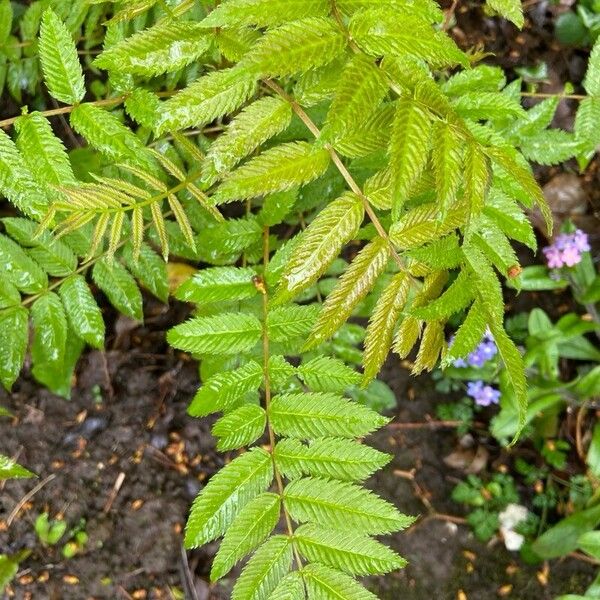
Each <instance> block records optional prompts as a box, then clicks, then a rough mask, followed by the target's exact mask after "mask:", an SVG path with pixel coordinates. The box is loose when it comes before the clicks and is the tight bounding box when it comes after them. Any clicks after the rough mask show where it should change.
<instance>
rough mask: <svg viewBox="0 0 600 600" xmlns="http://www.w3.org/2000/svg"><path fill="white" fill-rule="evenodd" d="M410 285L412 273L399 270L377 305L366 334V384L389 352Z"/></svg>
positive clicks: (364, 381)
mask: <svg viewBox="0 0 600 600" xmlns="http://www.w3.org/2000/svg"><path fill="white" fill-rule="evenodd" d="M410 287H411V280H410V277H408V275H406V273H397V274H396V275H394V277H393V278H392V280H391V281H390V283H389V284H388V286H387V287H386V289H385V290H384V292H383V293H382V294H381V296H380V297H379V300H378V301H377V304H376V305H375V309H374V310H373V314H372V315H371V318H370V320H369V326H368V327H367V334H366V337H365V344H364V345H365V351H364V355H363V356H364V358H363V361H364V376H363V385H364V384H366V383H368V382H369V381H371V380H372V379H374V378H375V377H376V376H377V373H379V370H380V369H381V367H382V366H383V363H384V362H385V359H386V358H387V356H388V354H389V351H390V348H391V346H392V340H393V337H394V329H395V328H396V325H397V323H398V319H399V318H400V315H401V313H402V310H403V309H404V306H405V305H406V302H407V300H408V293H409V291H410Z"/></svg>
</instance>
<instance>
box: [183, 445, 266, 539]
mask: <svg viewBox="0 0 600 600" xmlns="http://www.w3.org/2000/svg"><path fill="white" fill-rule="evenodd" d="M272 479H273V460H272V458H271V455H270V454H269V453H268V452H265V451H264V450H262V449H261V448H255V449H253V450H250V451H249V452H246V453H245V454H242V455H241V456H239V457H238V458H236V459H234V460H233V461H231V462H230V463H229V464H228V465H227V466H226V467H224V468H223V469H221V471H219V472H218V473H217V474H216V475H214V476H213V477H212V478H211V479H210V481H209V482H208V483H207V484H206V487H204V488H203V489H202V490H201V492H200V493H199V494H198V496H197V497H196V499H195V500H194V503H193V505H192V508H191V512H190V516H189V519H188V522H187V525H186V531H185V546H186V548H197V547H198V546H202V545H203V544H206V543H207V542H210V541H212V540H214V539H216V538H218V537H220V536H222V535H223V534H224V533H225V532H226V531H227V530H228V529H229V527H230V525H231V524H232V522H233V520H234V519H235V517H236V515H237V514H238V513H239V512H240V511H241V510H242V509H243V508H244V506H246V504H248V502H250V501H251V500H253V499H254V498H256V497H257V496H258V495H260V494H262V493H263V492H264V491H265V490H266V489H267V488H268V487H269V485H270V484H271V481H272Z"/></svg>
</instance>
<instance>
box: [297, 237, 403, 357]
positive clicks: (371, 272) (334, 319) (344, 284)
mask: <svg viewBox="0 0 600 600" xmlns="http://www.w3.org/2000/svg"><path fill="white" fill-rule="evenodd" d="M390 252H391V249H390V244H389V242H388V240H385V239H384V238H382V237H376V238H375V239H374V240H373V241H372V242H370V243H369V244H367V245H366V246H365V247H364V248H363V249H362V250H361V251H360V252H359V254H358V256H357V257H356V258H355V259H354V260H353V261H352V263H351V264H350V266H349V267H348V270H347V271H346V272H345V273H344V274H343V275H342V277H341V278H340V279H339V281H338V283H337V285H336V287H335V288H334V289H333V291H332V292H331V293H330V294H329V295H328V296H327V299H326V300H325V303H324V305H323V310H322V311H321V313H320V314H319V318H318V320H317V323H316V325H315V326H314V328H313V330H312V332H311V334H310V337H309V338H308V340H307V342H306V347H307V348H309V347H314V346H316V345H318V344H320V343H321V342H323V341H325V340H326V339H327V338H329V337H331V336H332V335H333V334H334V333H335V332H336V331H337V330H338V329H339V328H340V327H341V325H342V324H343V323H345V322H346V321H347V320H348V318H349V317H350V315H351V314H352V311H353V310H354V308H355V307H356V305H357V304H358V303H359V302H360V301H361V300H362V299H363V298H364V297H365V296H366V295H367V294H368V293H369V292H370V291H371V289H372V288H373V285H374V284H375V281H376V280H377V278H378V277H379V275H381V273H383V271H384V270H385V267H386V265H387V263H388V260H389V257H390Z"/></svg>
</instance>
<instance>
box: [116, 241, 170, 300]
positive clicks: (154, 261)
mask: <svg viewBox="0 0 600 600" xmlns="http://www.w3.org/2000/svg"><path fill="white" fill-rule="evenodd" d="M121 257H122V258H123V262H124V263H125V265H126V266H127V268H128V269H129V271H130V272H131V273H132V275H134V276H135V277H136V279H137V280H138V281H139V282H140V283H141V284H142V286H144V287H145V288H146V289H147V290H148V291H149V292H151V293H152V294H153V295H154V296H156V297H157V298H158V299H159V300H161V301H162V302H164V303H165V304H166V303H167V302H168V300H169V282H168V276H167V264H166V263H165V261H164V260H163V259H162V258H161V257H160V256H159V255H158V254H157V253H156V252H155V251H154V250H153V249H152V248H151V247H150V246H149V245H148V244H145V243H142V244H141V245H140V251H139V256H138V257H137V260H136V259H135V258H134V254H133V248H132V245H131V243H129V242H128V243H127V244H126V245H125V247H124V248H123V252H122V254H121Z"/></svg>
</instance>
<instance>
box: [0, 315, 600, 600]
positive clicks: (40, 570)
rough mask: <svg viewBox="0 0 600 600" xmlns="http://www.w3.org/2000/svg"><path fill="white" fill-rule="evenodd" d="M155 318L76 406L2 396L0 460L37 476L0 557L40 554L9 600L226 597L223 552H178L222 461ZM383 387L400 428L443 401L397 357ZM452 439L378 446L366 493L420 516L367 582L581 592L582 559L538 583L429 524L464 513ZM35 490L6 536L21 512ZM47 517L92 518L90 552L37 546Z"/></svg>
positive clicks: (95, 370)
mask: <svg viewBox="0 0 600 600" xmlns="http://www.w3.org/2000/svg"><path fill="white" fill-rule="evenodd" d="M153 309H156V310H155V311H153ZM153 312H155V313H157V312H158V314H155V316H154V317H150V318H149V319H148V320H147V322H146V325H145V326H143V327H142V326H140V327H134V326H133V324H132V323H130V322H129V321H127V320H124V319H122V318H120V319H117V321H116V330H118V331H119V332H120V333H119V334H118V335H116V334H115V335H114V337H113V338H112V342H113V343H112V344H111V347H112V348H113V349H111V350H110V351H108V352H107V353H106V354H105V355H104V356H103V355H102V354H101V353H99V352H92V353H90V354H88V355H87V356H86V357H85V358H84V359H83V361H82V362H81V364H80V367H79V369H78V376H77V381H76V382H75V387H74V391H73V398H72V400H70V401H67V400H64V399H62V398H58V397H56V396H53V395H51V394H49V393H48V392H47V391H45V390H41V389H40V388H39V387H38V386H37V385H35V384H34V383H32V381H31V380H30V379H29V378H28V377H24V378H22V379H21V380H20V381H19V383H18V384H17V386H16V387H15V390H14V393H13V394H12V395H10V396H9V395H6V397H0V404H1V405H5V406H7V407H8V408H10V409H12V410H13V411H14V413H15V415H16V418H15V419H14V421H13V422H12V423H11V424H5V425H3V428H2V434H3V435H2V451H3V452H4V453H7V454H10V455H18V457H19V460H20V461H21V462H22V463H23V464H25V465H27V466H28V467H29V468H30V469H33V470H34V471H36V472H37V473H38V474H40V481H39V482H38V481H33V480H22V481H10V482H7V483H6V485H5V486H4V487H3V489H2V490H1V492H0V524H1V525H2V526H1V532H0V551H3V552H11V553H12V552H15V551H18V550H20V549H23V548H27V549H29V550H31V551H32V554H31V556H30V557H29V558H28V559H27V560H25V561H24V562H23V563H22V569H21V571H20V573H19V575H18V576H17V578H16V581H15V583H14V585H13V586H12V587H11V588H10V591H9V593H8V594H7V597H11V598H17V599H19V600H21V599H32V600H45V599H50V600H54V599H56V600H59V599H60V600H71V599H72V600H87V599H90V600H91V599H96V600H101V599H114V598H124V599H129V598H135V599H138V598H142V599H143V598H148V599H162V598H165V599H170V598H174V597H175V596H174V595H173V594H174V593H175V590H176V589H179V590H183V589H186V586H189V585H193V586H194V588H195V592H196V594H197V598H198V599H200V600H224V599H225V598H228V597H229V594H230V592H229V589H228V582H225V583H224V584H223V585H222V586H221V585H219V586H211V585H210V584H209V583H208V573H209V569H210V561H211V557H212V555H213V554H214V552H215V550H216V546H215V545H213V546H210V547H208V548H205V549H203V550H199V551H193V552H190V553H189V554H188V556H187V557H186V555H185V553H183V552H182V550H181V542H182V528H183V525H184V523H185V520H186V515H187V511H188V508H189V506H190V503H191V501H192V499H193V497H194V496H195V494H196V493H197V492H198V490H199V489H201V487H202V485H203V483H204V482H205V481H206V480H207V479H208V478H209V477H210V476H211V475H212V474H213V473H214V472H215V471H217V470H218V469H219V468H220V467H221V466H222V465H223V462H224V460H226V459H227V458H228V457H223V456H221V455H219V454H216V453H215V452H214V449H213V438H212V437H211V435H210V430H209V425H210V423H209V422H208V421H207V420H196V419H192V418H191V417H188V416H187V415H186V406H187V403H188V402H189V400H190V398H191V396H192V395H193V393H194V392H195V390H196V387H197V385H198V382H197V372H196V367H195V365H194V364H193V363H191V362H188V361H185V360H184V359H183V358H182V357H180V356H176V355H173V354H172V353H170V352H168V351H167V348H166V346H165V344H164V339H163V334H162V333H161V332H162V331H163V330H164V329H165V328H166V327H167V320H168V319H170V318H173V317H172V316H171V315H170V314H165V313H164V312H162V309H161V308H160V307H159V306H157V305H151V306H150V310H149V313H150V314H152V313H153ZM174 312H177V311H174ZM384 379H385V380H386V381H387V382H388V383H389V384H390V385H391V386H392V387H393V389H394V391H395V392H396V394H397V398H398V404H399V407H400V408H399V411H398V413H397V414H396V415H395V416H396V419H395V421H394V422H395V423H413V422H416V423H422V422H424V421H425V420H426V418H427V416H428V415H433V414H434V407H435V403H436V401H438V398H437V393H436V392H435V391H434V390H433V388H432V384H431V382H430V381H428V380H427V379H425V378H421V379H419V380H416V381H414V380H411V379H409V375H408V371H407V370H406V369H404V368H403V367H401V366H400V365H398V363H397V361H390V364H389V366H388V367H387V369H386V372H385V373H384ZM455 439H456V436H455V434H454V433H453V432H452V431H451V430H444V429H433V428H430V427H426V428H422V429H404V428H402V429H398V428H397V427H396V426H395V425H394V424H392V425H390V427H388V428H386V429H385V430H384V431H382V432H381V433H380V434H379V435H378V436H377V438H376V439H375V440H374V443H375V444H376V445H377V446H379V447H380V448H381V449H383V450H385V451H388V452H391V453H393V454H394V455H395V458H394V461H393V463H392V464H391V465H390V466H389V467H388V468H387V469H386V470H385V471H384V472H382V473H380V474H379V476H378V477H377V479H375V480H374V481H372V482H371V485H372V487H373V488H375V489H376V490H378V491H379V493H381V494H382V495H383V496H385V497H387V498H389V499H390V500H392V501H393V502H395V503H396V504H397V505H398V506H399V507H400V508H401V510H403V511H404V512H406V513H409V514H413V515H422V517H421V519H420V520H419V521H418V524H417V525H416V526H415V527H413V528H412V529H411V530H410V531H408V532H405V533H403V534H400V535H398V536H395V537H394V538H393V539H392V540H391V544H392V545H393V546H394V547H395V548H396V549H397V550H398V551H399V552H401V553H402V554H403V555H404V556H405V557H406V558H408V559H409V561H410V565H409V567H408V568H407V569H405V570H404V571H402V572H399V573H397V574H393V575H390V576H389V577H387V578H385V579H383V580H378V579H373V580H372V581H370V582H369V586H370V587H371V588H372V589H373V591H376V592H377V593H378V594H379V595H380V597H381V598H382V599H383V600H397V599H399V598H402V599H405V600H419V599H430V598H435V599H436V600H437V599H439V600H446V599H448V600H450V599H456V598H461V596H460V593H461V591H462V592H463V593H464V594H465V595H466V598H468V599H469V600H479V599H481V600H484V599H488V598H496V597H497V593H498V592H499V591H500V593H505V597H507V598H515V599H517V598H518V599H522V600H527V599H529V598H531V599H532V600H533V599H534V598H535V599H536V600H544V599H548V600H550V599H551V598H554V597H555V596H556V595H558V594H560V593H566V592H576V591H583V590H584V589H585V586H586V584H587V583H588V582H589V580H590V578H591V574H592V572H593V570H592V569H591V567H590V566H589V565H586V564H585V563H582V562H579V561H577V560H573V559H567V560H564V561H562V562H556V563H553V564H552V566H551V569H550V572H549V575H548V579H549V581H548V584H547V585H542V583H540V580H542V581H543V578H542V577H541V576H540V580H538V577H537V575H536V574H537V573H538V572H541V571H542V567H541V566H538V567H524V566H522V565H521V564H520V563H519V562H518V560H517V556H516V555H514V554H510V553H508V552H507V551H505V550H504V549H503V546H502V544H501V542H496V543H495V544H492V545H488V546H484V545H482V544H480V543H478V542H476V541H475V540H474V539H473V537H472V535H471V534H470V532H469V530H468V528H467V527H466V526H464V525H458V526H456V525H454V524H453V523H450V522H448V521H446V520H443V519H438V518H433V517H427V515H428V514H430V513H429V511H430V510H435V511H437V512H438V513H449V514H452V513H453V514H454V515H457V514H458V513H457V506H456V505H455V504H453V503H452V502H451V501H450V500H449V495H450V491H451V489H452V487H453V486H454V485H455V483H456V481H457V480H458V479H459V478H460V477H462V476H463V475H464V474H463V473H462V472H459V471H453V470H452V469H449V468H448V467H447V466H446V465H445V464H444V462H443V457H444V456H446V455H447V454H448V453H450V452H451V451H452V450H453V447H454V443H455ZM413 470H414V471H413ZM411 472H414V473H415V475H414V480H411V479H410V477H411V475H410V473H411ZM119 481H122V484H121V486H120V487H119V488H118V489H117V487H116V484H117V483H118V482H119ZM41 483H44V484H45V485H43V487H41V489H39V491H37V492H36V493H35V494H34V495H33V496H32V497H30V498H29V500H28V501H27V502H26V503H25V504H24V505H23V507H22V509H21V510H20V511H19V512H18V513H17V514H16V517H15V518H13V520H12V523H11V524H10V526H7V524H6V522H7V519H8V518H9V515H10V514H11V513H12V511H13V509H14V508H15V506H16V505H17V504H18V503H19V502H20V501H21V500H22V499H23V498H24V497H25V495H26V494H27V493H28V492H31V491H32V490H33V489H34V488H35V487H36V486H37V485H38V484H41ZM427 507H429V508H427ZM43 511H47V512H48V513H49V514H50V516H51V517H53V518H56V517H57V516H61V517H62V518H64V519H65V520H66V521H67V522H68V523H69V524H70V525H75V524H77V523H78V522H79V521H80V519H85V521H86V531H87V533H88V535H89V542H88V544H87V546H86V549H85V551H84V552H83V553H82V554H80V555H78V556H76V557H75V558H72V559H69V560H66V559H64V558H63V557H62V556H61V552H60V550H61V544H59V545H58V546H55V547H44V546H43V545H42V544H41V543H40V542H39V541H38V540H37V538H36V535H35V533H34V530H33V524H34V521H35V518H36V517H37V515H38V514H40V513H41V512H43ZM509 586H512V588H511V587H509ZM170 590H171V591H170ZM511 590H512V591H511ZM188 597H189V598H193V596H192V595H191V594H190V595H188ZM464 597H465V596H462V598H464Z"/></svg>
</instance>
